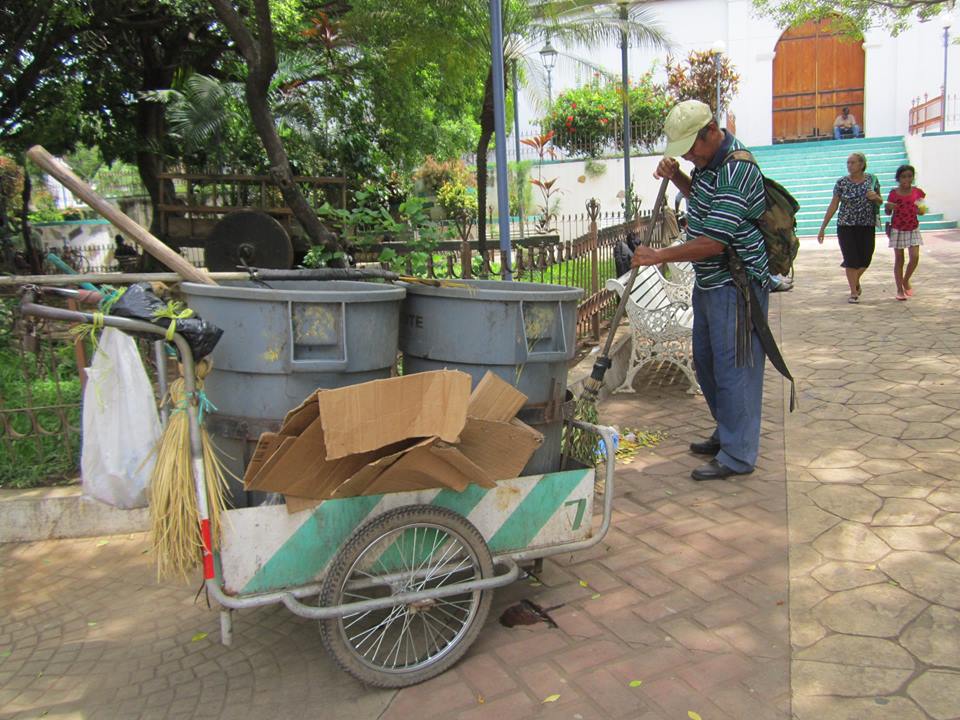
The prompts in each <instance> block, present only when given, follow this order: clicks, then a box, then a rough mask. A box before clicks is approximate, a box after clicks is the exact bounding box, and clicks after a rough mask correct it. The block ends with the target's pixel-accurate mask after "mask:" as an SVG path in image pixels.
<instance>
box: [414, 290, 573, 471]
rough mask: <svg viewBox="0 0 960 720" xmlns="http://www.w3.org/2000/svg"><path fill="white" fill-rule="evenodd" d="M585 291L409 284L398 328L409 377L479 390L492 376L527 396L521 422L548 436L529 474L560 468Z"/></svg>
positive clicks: (521, 412) (530, 464) (534, 457)
mask: <svg viewBox="0 0 960 720" xmlns="http://www.w3.org/2000/svg"><path fill="white" fill-rule="evenodd" d="M582 295H583V290H581V289H580V288H570V287H564V286H561V285H544V284H539V283H527V282H503V281H499V280H458V281H456V285H453V284H451V286H448V287H432V286H429V285H416V284H411V285H407V297H406V299H405V300H404V302H403V305H402V311H401V321H400V350H401V351H402V352H403V371H404V373H405V374H408V373H415V372H425V371H428V370H439V369H442V368H450V369H455V370H462V371H464V372H466V373H469V374H470V376H471V377H472V379H473V384H474V385H476V384H477V383H478V382H479V381H480V379H481V378H482V377H483V376H484V375H485V374H486V372H487V371H488V370H490V371H492V372H494V373H496V374H497V375H499V376H500V377H501V378H503V379H504V380H506V381H507V382H509V383H510V384H512V385H513V386H515V387H516V388H517V389H518V390H520V391H521V392H522V393H524V394H525V395H526V396H527V405H526V406H525V407H524V408H523V409H522V410H521V411H520V414H519V415H518V417H519V418H520V419H521V420H523V421H525V422H527V423H528V424H530V425H532V426H534V427H536V428H537V429H538V430H540V432H542V433H543V434H544V443H543V445H542V446H541V448H540V449H539V450H538V451H537V452H536V454H534V456H533V457H532V458H531V460H530V462H529V463H528V464H527V466H526V468H524V470H523V474H524V475H529V474H538V473H545V472H553V471H556V470H558V469H559V466H560V451H561V447H560V443H561V435H562V432H563V418H562V414H561V413H562V406H563V403H564V402H565V400H566V394H567V367H568V364H569V362H570V360H571V359H572V358H573V356H574V353H575V352H576V323H577V302H578V301H579V299H580V298H581V296H582Z"/></svg>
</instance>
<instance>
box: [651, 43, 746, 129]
mask: <svg viewBox="0 0 960 720" xmlns="http://www.w3.org/2000/svg"><path fill="white" fill-rule="evenodd" d="M719 60H720V62H719V73H720V78H719V79H720V110H721V111H723V110H726V109H727V108H728V107H730V101H731V100H732V99H733V97H734V96H735V95H736V94H737V90H739V88H740V75H739V74H737V71H736V68H735V67H734V65H733V63H732V62H730V58H729V57H727V56H726V55H721V56H720V58H719ZM717 72H718V67H717V57H716V56H715V55H714V54H713V53H712V52H697V51H694V52H691V53H690V54H689V55H687V57H686V59H685V60H682V61H677V60H674V59H673V58H667V85H668V86H669V88H670V92H671V95H672V96H673V100H674V101H675V102H680V101H682V100H700V101H701V102H704V103H706V104H707V105H709V106H710V109H711V110H713V112H714V114H715V115H716V114H717Z"/></svg>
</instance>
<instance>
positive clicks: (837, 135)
mask: <svg viewBox="0 0 960 720" xmlns="http://www.w3.org/2000/svg"><path fill="white" fill-rule="evenodd" d="M851 132H852V133H853V134H852V135H851V134H850V133H851ZM843 135H849V136H850V137H855V138H858V137H860V126H859V125H857V124H854V126H853V130H852V131H851V130H846V131H843V132H841V130H840V128H838V127H835V128H834V129H833V139H834V140H839V139H840V138H841V137H842V136H843Z"/></svg>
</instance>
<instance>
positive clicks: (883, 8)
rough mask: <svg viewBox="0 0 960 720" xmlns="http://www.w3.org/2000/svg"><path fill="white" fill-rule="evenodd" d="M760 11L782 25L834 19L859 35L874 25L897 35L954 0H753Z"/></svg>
mask: <svg viewBox="0 0 960 720" xmlns="http://www.w3.org/2000/svg"><path fill="white" fill-rule="evenodd" d="M753 6H754V9H755V10H756V12H757V14H759V15H762V16H765V17H769V18H771V19H772V20H773V21H774V22H776V24H777V25H778V26H779V27H781V28H787V27H791V26H793V25H798V24H801V23H805V22H807V21H809V20H826V19H832V20H833V21H834V24H835V25H836V26H838V27H839V28H841V29H844V30H846V31H847V32H848V33H849V34H850V35H853V36H856V35H859V34H862V33H864V32H866V31H867V29H869V28H870V27H872V26H879V27H884V28H886V29H888V30H890V31H891V32H892V33H893V34H894V35H896V34H898V33H900V32H901V31H903V30H904V29H906V28H907V27H909V26H910V25H911V24H912V23H914V22H917V21H922V20H926V19H929V18H931V17H935V16H937V15H940V14H941V13H944V12H949V11H950V10H952V9H953V7H954V3H953V2H949V1H948V2H939V1H937V0H839V1H834V0H753Z"/></svg>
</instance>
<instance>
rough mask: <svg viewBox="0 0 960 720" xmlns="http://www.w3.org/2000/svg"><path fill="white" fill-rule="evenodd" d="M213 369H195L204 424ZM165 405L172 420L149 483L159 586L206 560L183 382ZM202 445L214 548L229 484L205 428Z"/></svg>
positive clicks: (208, 365) (173, 386) (206, 365)
mask: <svg viewBox="0 0 960 720" xmlns="http://www.w3.org/2000/svg"><path fill="white" fill-rule="evenodd" d="M211 366H212V363H211V362H210V361H209V360H203V361H201V362H199V363H197V366H196V377H197V385H196V388H197V389H196V394H197V402H198V403H199V406H200V407H199V414H200V417H201V420H202V417H203V413H204V412H205V410H207V409H210V408H212V406H210V403H209V401H208V400H207V399H206V396H205V395H204V394H203V378H204V377H206V375H207V373H208V372H209V371H210V368H211ZM164 402H165V403H169V405H170V407H171V413H170V419H169V420H168V421H167V426H166V428H164V431H163V435H162V436H161V437H160V441H159V443H158V444H157V463H156V465H155V466H154V470H153V475H152V477H151V479H150V527H151V541H152V544H153V551H154V553H155V554H156V556H157V579H158V580H159V579H162V578H164V577H172V576H177V575H179V576H180V577H183V578H186V577H187V575H188V573H189V572H190V571H191V570H193V569H194V568H195V567H197V565H199V564H200V562H201V560H202V556H203V544H202V541H201V537H200V530H199V529H200V511H199V508H198V507H197V494H196V485H195V484H194V478H193V463H192V458H191V453H190V437H189V435H190V427H189V423H190V420H189V417H188V415H187V403H188V402H191V398H188V397H187V396H186V391H185V389H184V379H183V377H180V378H178V379H177V380H175V381H174V382H173V383H172V384H171V385H170V390H169V392H168V394H167V397H166V398H165V399H164ZM201 444H202V447H203V474H204V480H205V482H206V492H207V498H208V506H209V507H208V512H209V517H210V530H211V536H212V539H213V542H214V544H216V542H217V541H218V539H219V537H220V522H221V515H222V513H223V511H224V510H225V509H226V501H225V494H226V479H225V477H224V469H223V465H222V464H221V463H220V460H219V459H218V458H217V456H216V453H215V452H214V448H213V443H212V441H211V440H210V435H209V434H208V433H207V430H206V428H204V427H203V426H202V424H201Z"/></svg>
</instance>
